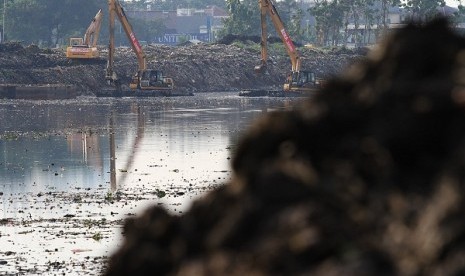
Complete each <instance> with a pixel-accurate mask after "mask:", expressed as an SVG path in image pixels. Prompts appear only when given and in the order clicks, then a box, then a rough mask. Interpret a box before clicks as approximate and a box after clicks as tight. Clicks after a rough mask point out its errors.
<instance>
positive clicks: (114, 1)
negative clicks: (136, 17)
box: [108, 0, 147, 71]
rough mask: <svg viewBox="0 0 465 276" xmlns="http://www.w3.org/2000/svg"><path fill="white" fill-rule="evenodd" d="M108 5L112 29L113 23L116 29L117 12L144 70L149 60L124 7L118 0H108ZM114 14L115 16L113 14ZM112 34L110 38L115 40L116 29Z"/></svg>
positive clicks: (140, 69)
mask: <svg viewBox="0 0 465 276" xmlns="http://www.w3.org/2000/svg"><path fill="white" fill-rule="evenodd" d="M108 5H109V8H110V9H109V10H110V30H111V28H112V24H113V29H114V20H115V14H116V16H117V17H118V19H119V21H120V23H121V25H122V27H123V30H124V32H125V33H126V36H127V38H128V40H129V42H130V43H131V48H132V50H133V51H134V53H135V54H136V56H137V62H138V64H139V71H144V70H146V69H147V61H146V58H145V53H144V50H143V49H142V46H141V45H140V43H139V40H137V38H136V35H135V33H134V32H133V30H132V26H131V24H130V23H129V21H128V18H127V17H126V14H125V12H124V9H123V7H122V6H121V5H120V3H119V1H118V0H108ZM112 14H113V16H112ZM110 36H113V38H111V37H110V39H113V40H114V31H113V35H112V34H111V33H110ZM110 47H113V49H114V42H113V45H111V43H110Z"/></svg>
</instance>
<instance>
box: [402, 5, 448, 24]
mask: <svg viewBox="0 0 465 276" xmlns="http://www.w3.org/2000/svg"><path fill="white" fill-rule="evenodd" d="M445 5H446V2H445V1H444V0H407V1H406V2H403V3H402V4H401V6H402V7H404V8H405V9H406V10H407V11H408V12H410V18H411V19H413V20H421V21H424V20H429V19H431V18H434V17H436V16H438V15H439V14H438V8H439V7H444V6H445Z"/></svg>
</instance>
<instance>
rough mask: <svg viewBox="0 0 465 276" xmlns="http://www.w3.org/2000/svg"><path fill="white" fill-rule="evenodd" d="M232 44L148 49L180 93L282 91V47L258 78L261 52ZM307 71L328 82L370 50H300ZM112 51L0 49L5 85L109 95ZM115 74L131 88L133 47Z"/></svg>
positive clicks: (119, 54) (120, 57) (121, 50)
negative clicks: (71, 53)
mask: <svg viewBox="0 0 465 276" xmlns="http://www.w3.org/2000/svg"><path fill="white" fill-rule="evenodd" d="M225 43H228V44H221V43H217V44H202V43H201V44H186V45H183V46H164V45H148V46H144V51H145V53H146V56H147V62H148V67H149V68H153V69H159V70H162V71H163V72H164V73H165V75H166V76H169V77H172V78H173V79H174V82H175V90H176V91H180V92H188V93H195V92H199V91H201V92H209V91H215V92H218V91H240V90H243V89H263V88H270V89H276V88H280V87H281V86H282V84H283V83H284V79H285V77H286V75H287V74H288V73H289V71H290V69H291V64H290V61H289V58H288V56H287V55H286V52H285V49H284V47H282V45H281V44H273V45H275V46H272V47H271V48H270V51H269V52H270V54H269V60H268V70H267V72H266V73H265V74H262V75H258V74H256V73H255V72H254V67H255V65H257V64H259V62H260V51H259V46H258V44H256V43H253V42H250V41H248V40H247V41H240V42H238V41H226V42H225ZM299 51H300V52H301V57H302V60H303V66H302V67H303V68H302V69H309V70H312V71H314V72H315V74H316V76H317V78H321V79H325V78H330V77H331V76H334V75H337V74H340V73H341V72H343V71H344V70H345V69H346V68H347V67H348V66H350V65H351V64H353V63H354V62H355V61H357V60H360V59H362V58H363V57H364V56H365V54H366V50H364V49H359V50H349V49H341V48H338V49H335V50H328V49H326V50H322V49H315V48H313V49H312V48H303V47H302V48H300V49H299ZM106 56H107V50H106V48H105V47H103V46H102V47H100V58H99V59H98V60H94V61H75V60H69V59H67V58H66V55H65V49H61V48H57V49H42V48H39V47H37V46H35V45H29V46H23V45H21V44H20V43H13V42H11V43H5V44H1V45H0V64H1V66H0V83H2V84H15V85H16V84H18V85H44V84H45V85H48V84H53V85H56V84H60V85H73V86H74V87H75V88H76V91H77V94H78V95H95V94H96V93H97V92H99V91H101V90H102V89H105V88H106V87H107V83H106V81H105V68H106ZM115 71H116V72H117V74H118V77H119V78H120V79H121V82H122V83H129V82H130V78H131V76H132V75H133V74H134V73H135V72H136V71H137V59H136V56H135V54H134V52H133V51H132V49H131V48H129V47H118V48H117V49H116V57H115Z"/></svg>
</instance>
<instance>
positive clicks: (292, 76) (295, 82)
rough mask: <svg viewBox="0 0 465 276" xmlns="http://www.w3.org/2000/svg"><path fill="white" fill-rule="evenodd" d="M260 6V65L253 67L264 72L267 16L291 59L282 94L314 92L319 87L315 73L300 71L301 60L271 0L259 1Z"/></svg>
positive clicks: (258, 71)
mask: <svg viewBox="0 0 465 276" xmlns="http://www.w3.org/2000/svg"><path fill="white" fill-rule="evenodd" d="M259 6H260V23H261V63H260V64H259V65H257V66H255V71H256V72H257V73H263V72H265V71H266V67H267V59H268V51H267V36H268V34H267V27H266V15H267V14H268V15H269V16H270V18H271V21H272V22H273V25H274V27H275V29H276V32H277V33H278V35H279V36H280V38H281V40H282V42H283V43H284V46H285V47H286V50H287V53H288V55H289V58H290V59H291V66H292V67H291V72H290V73H289V74H288V76H287V78H286V81H285V83H284V92H298V93H305V92H311V91H315V90H316V89H317V88H318V87H319V81H317V80H316V77H315V73H314V72H311V71H304V70H301V69H300V66H301V60H300V57H299V53H298V52H297V49H296V47H295V45H294V43H293V42H292V39H291V38H290V36H289V34H288V33H287V31H286V29H285V28H284V24H283V22H282V20H281V18H280V17H279V14H278V11H277V10H276V8H275V6H274V4H273V3H272V2H271V0H259Z"/></svg>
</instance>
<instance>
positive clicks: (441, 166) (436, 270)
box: [106, 21, 465, 275]
mask: <svg viewBox="0 0 465 276" xmlns="http://www.w3.org/2000/svg"><path fill="white" fill-rule="evenodd" d="M464 51H465V40H464V39H463V38H461V37H458V36H456V35H455V34H453V33H452V32H451V31H450V30H449V29H448V28H447V25H446V24H445V22H442V21H438V22H433V23H430V24H429V25H426V26H408V27H406V28H405V29H402V30H400V31H399V32H397V33H396V34H395V35H394V36H393V37H392V38H391V39H390V40H389V41H387V42H386V44H385V45H384V49H383V50H382V51H380V52H379V53H378V55H377V56H376V57H375V56H374V57H373V58H372V59H370V60H369V61H367V62H366V63H364V65H360V66H359V67H357V68H354V71H353V75H352V76H350V77H347V78H342V77H341V78H339V79H335V80H332V81H330V83H329V84H328V86H327V87H326V88H324V90H323V93H321V94H319V95H317V96H316V97H315V98H314V99H313V100H307V101H306V102H304V103H302V105H301V106H299V107H298V108H296V109H295V110H294V111H290V112H276V113H270V114H268V115H266V116H265V117H264V118H263V119H262V120H260V121H259V122H257V123H256V124H255V125H254V126H253V127H252V128H251V129H249V131H248V133H247V134H246V135H245V136H244V137H243V139H242V141H241V143H240V145H239V147H238V149H237V152H236V154H235V156H234V159H233V169H234V179H233V181H232V182H231V183H229V184H228V185H225V186H223V187H222V188H220V189H218V190H216V191H213V192H211V193H209V194H208V195H207V196H206V197H205V198H203V199H201V200H199V201H197V202H196V203H195V204H194V205H193V206H192V208H191V209H190V210H189V211H188V212H187V213H184V214H183V215H182V216H171V215H169V214H167V212H166V211H165V210H164V209H162V208H159V207H153V208H151V209H150V210H147V211H146V212H145V214H143V215H142V216H141V217H139V218H135V219H130V220H128V221H127V223H126V226H125V242H124V246H122V247H121V248H120V250H119V251H118V252H117V253H116V254H115V255H114V256H113V257H112V258H111V262H110V266H109V270H108V272H107V273H106V275H152V274H154V273H155V274H158V275H462V274H463V272H464V271H465V263H464V262H463V258H464V256H465V244H464V240H465V239H464V238H465V222H464V219H463V214H464V213H465V182H464V179H465V170H464V169H465V158H464V156H465V110H464V108H465V107H464V103H465V86H464V85H465V77H464V75H463V70H464V68H465V55H464V54H463V53H464ZM355 69H357V70H355Z"/></svg>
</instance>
